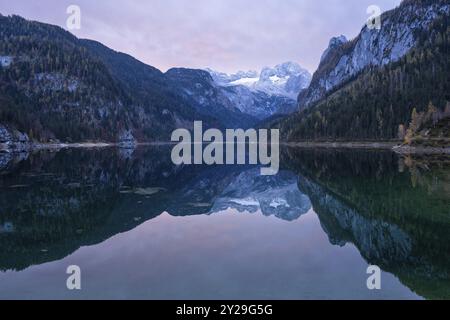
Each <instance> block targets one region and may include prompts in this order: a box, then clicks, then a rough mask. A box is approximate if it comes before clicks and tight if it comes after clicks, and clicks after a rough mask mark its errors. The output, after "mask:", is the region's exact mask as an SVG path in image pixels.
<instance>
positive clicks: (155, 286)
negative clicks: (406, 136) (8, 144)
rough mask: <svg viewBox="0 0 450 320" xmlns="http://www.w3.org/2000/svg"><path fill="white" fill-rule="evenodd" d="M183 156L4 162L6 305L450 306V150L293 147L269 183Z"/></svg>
mask: <svg viewBox="0 0 450 320" xmlns="http://www.w3.org/2000/svg"><path fill="white" fill-rule="evenodd" d="M170 151H171V149H170V147H169V146H148V147H140V148H138V149H136V150H128V149H116V148H104V149H65V150H61V151H52V152H50V151H39V152H34V153H30V154H20V155H11V154H7V153H0V299H450V157H449V156H438V155H434V156H420V155H416V156H405V155H398V154H395V153H394V152H391V151H388V150H386V151H383V150H373V151H371V150H355V149H342V150H341V149H305V148H288V147H284V148H282V151H281V163H280V166H281V169H280V172H279V173H278V174H277V175H275V176H261V175H260V170H259V169H260V168H259V167H257V166H250V165H248V166H247V165H244V166H206V165H197V166H175V165H173V164H172V162H171V159H170ZM71 265H76V266H79V267H80V269H81V284H82V288H81V290H68V289H67V287H66V280H67V278H68V277H69V275H68V274H67V273H66V270H67V267H68V266H71ZM370 265H376V266H379V267H380V268H381V270H382V273H381V284H382V287H381V290H369V289H368V287H367V279H368V277H369V276H370V275H368V274H367V268H368V266H370Z"/></svg>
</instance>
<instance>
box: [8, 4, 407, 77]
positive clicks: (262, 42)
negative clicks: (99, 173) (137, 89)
mask: <svg viewBox="0 0 450 320" xmlns="http://www.w3.org/2000/svg"><path fill="white" fill-rule="evenodd" d="M400 2H401V1H400V0H380V1H377V3H375V4H376V5H378V6H379V7H380V8H381V9H382V11H387V10H390V9H392V8H394V7H396V6H397V5H398V4H399V3H400ZM71 4H75V5H78V6H79V7H80V8H81V17H82V19H81V29H80V30H70V31H71V32H72V33H73V34H74V35H75V36H77V37H79V38H86V39H92V40H96V41H99V42H101V43H103V44H105V45H106V46H108V47H110V48H112V49H114V50H117V51H121V52H124V53H127V54H130V55H131V56H133V57H135V58H136V59H139V60H140V61H142V62H144V63H146V64H149V65H151V66H154V67H156V68H158V69H160V70H162V71H166V70H167V69H169V68H172V67H187V68H200V69H204V68H212V69H214V70H217V71H222V72H227V73H233V72H236V71H239V70H243V71H247V70H256V71H259V70H261V69H262V68H263V67H265V66H275V65H277V64H280V63H283V62H287V61H294V62H297V63H299V64H300V65H301V66H302V67H304V68H306V69H307V70H309V71H310V72H311V73H313V72H314V71H315V70H316V68H317V66H318V64H319V60H320V56H321V55H322V53H323V51H324V50H325V49H326V47H327V45H328V42H329V40H330V39H331V37H333V36H338V35H341V34H343V35H345V36H346V37H347V38H349V39H350V38H353V37H355V36H356V35H357V34H358V33H359V31H360V29H361V27H362V26H363V25H364V21H366V19H367V18H368V14H367V13H366V9H367V7H368V6H369V5H372V4H374V3H373V2H372V1H368V0H349V1H346V2H345V3H342V1H339V0H329V1H327V3H326V4H323V3H321V4H318V3H317V2H316V1H313V0H304V1H295V0H286V1H283V2H280V1H279V0H263V1H256V0H217V1H214V2H212V1H208V0H197V1H195V2H192V1H183V0H165V1H162V0H153V1H152V2H151V3H149V2H143V1H139V0H131V1H127V2H126V6H125V5H124V4H125V3H124V2H122V1H118V0H113V1H109V2H108V3H104V4H100V3H91V2H89V1H86V0H79V1H77V2H73V1H67V0H63V1H56V0H43V1H40V2H39V3H33V4H30V3H29V2H28V1H24V0H18V1H15V2H9V1H8V2H7V1H4V0H0V13H1V14H3V15H11V14H17V15H20V16H23V17H24V18H26V19H30V20H36V21H40V22H45V23H50V24H55V25H58V26H60V27H63V28H64V29H67V28H66V20H67V18H68V14H67V13H66V9H67V7H68V6H69V5H71Z"/></svg>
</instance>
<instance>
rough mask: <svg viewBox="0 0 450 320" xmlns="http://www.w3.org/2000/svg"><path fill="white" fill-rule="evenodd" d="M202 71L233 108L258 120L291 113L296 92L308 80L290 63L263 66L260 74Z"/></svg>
mask: <svg viewBox="0 0 450 320" xmlns="http://www.w3.org/2000/svg"><path fill="white" fill-rule="evenodd" d="M206 71H208V73H209V74H210V75H211V77H212V79H213V80H214V83H215V84H216V86H218V87H220V88H222V91H223V93H224V94H225V95H227V97H228V99H229V100H231V101H232V103H233V104H234V105H235V106H236V108H238V109H239V110H240V111H241V112H242V113H244V114H248V115H251V116H252V117H255V118H257V119H258V120H259V121H265V120H266V119H268V118H270V117H273V116H275V115H288V114H291V113H293V112H295V111H296V110H297V103H296V101H295V99H296V96H297V94H298V92H299V91H300V90H302V89H305V88H306V87H307V86H308V84H309V82H310V81H311V75H310V74H309V72H308V71H306V70H305V69H303V68H302V67H300V65H298V64H297V63H294V62H286V63H283V64H280V65H277V66H275V67H274V68H268V67H267V68H264V69H263V70H262V71H261V72H260V73H258V72H256V71H239V72H237V73H235V74H231V75H229V74H226V73H222V72H217V71H214V70H211V69H206Z"/></svg>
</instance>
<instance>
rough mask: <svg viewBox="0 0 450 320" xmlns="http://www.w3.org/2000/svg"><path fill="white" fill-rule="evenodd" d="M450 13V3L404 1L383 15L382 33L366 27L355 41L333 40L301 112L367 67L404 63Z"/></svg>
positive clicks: (304, 95) (302, 97) (302, 99)
mask: <svg viewBox="0 0 450 320" xmlns="http://www.w3.org/2000/svg"><path fill="white" fill-rule="evenodd" d="M449 12H450V5H449V4H448V1H443V0H438V1H428V2H425V1H412V0H410V1H403V2H402V4H401V5H400V7H399V8H397V9H394V10H391V11H389V12H386V13H384V14H383V15H382V17H381V23H382V26H381V29H380V30H377V29H369V28H368V27H367V26H364V27H363V28H362V30H361V33H360V34H359V35H358V36H357V37H356V38H355V39H353V40H352V41H347V39H346V38H345V37H344V36H340V37H336V38H333V39H331V41H330V44H329V47H328V48H327V49H326V50H325V52H324V53H323V55H322V59H321V62H320V65H319V68H318V69H317V71H316V72H315V73H314V76H313V79H312V81H311V85H310V86H309V88H308V89H307V90H304V91H302V92H301V94H300V96H299V105H300V108H304V107H307V106H309V105H311V104H313V103H314V102H317V101H319V100H321V99H322V98H323V97H325V95H326V94H327V93H328V92H330V91H331V90H333V89H334V88H336V87H339V86H340V85H341V84H343V83H344V82H346V81H348V80H350V79H351V78H352V77H354V76H356V75H357V74H358V73H360V72H361V71H363V70H364V69H365V68H367V67H371V66H372V67H381V66H385V65H387V64H389V63H392V62H396V61H398V60H400V59H401V58H402V57H403V56H405V55H406V54H407V53H408V52H409V51H410V50H411V49H412V48H413V47H414V46H416V44H417V41H418V34H419V33H420V32H421V31H424V30H427V29H428V28H429V27H430V26H431V24H432V23H433V21H435V20H436V19H437V18H438V17H439V16H442V15H444V14H449Z"/></svg>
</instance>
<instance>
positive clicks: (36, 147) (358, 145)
mask: <svg viewBox="0 0 450 320" xmlns="http://www.w3.org/2000/svg"><path fill="white" fill-rule="evenodd" d="M174 144H175V143H174V142H136V143H134V144H121V143H116V142H79V143H33V144H29V145H24V146H20V147H17V146H16V147H15V148H11V147H8V146H7V145H5V144H1V143H0V152H9V153H22V152H32V151H41V150H49V151H50V150H61V149H83V148H85V149H90V148H92V149H94V148H112V147H116V148H121V149H135V148H138V147H142V146H166V145H174ZM280 145H284V146H288V147H295V148H323V149H367V150H391V151H393V152H396V153H398V154H450V147H421V146H405V145H401V144H399V143H398V142H389V141H380V142H376V141H372V142H364V141H349V142H331V141H330V142H325V141H323V142H316V141H303V142H281V143H280Z"/></svg>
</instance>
